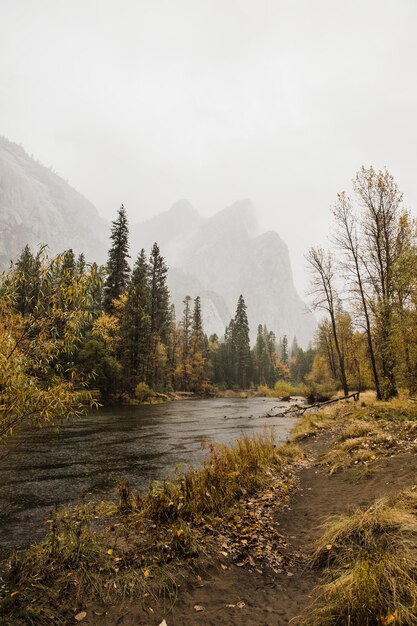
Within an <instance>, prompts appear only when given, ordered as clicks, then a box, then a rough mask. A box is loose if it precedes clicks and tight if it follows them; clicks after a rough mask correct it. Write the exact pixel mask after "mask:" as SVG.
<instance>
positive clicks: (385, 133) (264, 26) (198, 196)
mask: <svg viewBox="0 0 417 626" xmlns="http://www.w3.org/2000/svg"><path fill="white" fill-rule="evenodd" d="M416 17H417V5H416V3H415V2H413V1H412V0H401V1H399V2H392V1H387V0H367V1H366V2H363V1H362V2H358V1H356V0H354V1H351V2H349V3H339V2H337V3H336V2H332V1H330V0H316V1H315V2H311V1H308V0H296V1H292V2H289V1H288V2H285V1H265V0H261V1H260V2H256V3H255V2H249V1H248V0H240V1H239V2H237V1H231V0H226V1H224V0H222V1H221V2H220V1H217V0H214V1H210V2H199V3H195V2H191V1H188V0H177V1H176V2H175V3H173V2H168V1H162V0H156V1H154V2H143V1H141V2H134V1H131V0H124V1H123V2H117V3H116V2H111V1H108V0H105V1H103V0H100V1H98V0H96V1H92V0H83V1H82V2H81V1H80V0H73V1H72V2H64V1H59V0H30V1H28V0H26V1H25V0H21V1H20V2H12V1H11V0H2V2H1V4H0V25H1V26H0V84H1V85H2V97H1V99H0V119H1V122H2V124H1V133H2V134H4V135H6V136H7V137H8V138H9V139H11V140H12V141H16V142H18V143H21V144H22V145H23V146H24V147H25V149H26V150H28V151H29V152H30V153H33V154H35V155H36V157H37V158H39V159H40V160H41V161H42V162H43V163H44V164H46V165H52V166H53V168H54V170H56V171H57V172H58V173H60V174H61V175H62V176H64V178H66V179H67V180H68V181H69V182H70V183H71V184H72V185H73V186H75V187H76V188H77V189H78V190H79V191H80V192H81V193H83V194H84V195H85V196H86V197H87V198H88V199H89V200H91V201H92V202H93V204H95V206H96V207H97V209H98V211H99V212H100V214H101V215H102V216H104V217H106V218H113V217H114V215H115V212H116V210H117V208H118V207H119V206H120V203H121V202H123V203H124V204H125V206H126V207H127V210H128V212H129V216H130V219H131V221H132V222H137V221H142V220H144V219H147V218H150V217H152V216H154V215H156V214H157V213H159V212H160V211H164V210H166V209H168V208H169V207H170V206H171V205H172V204H173V203H175V202H176V201H177V200H179V199H181V198H187V199H189V200H190V202H191V203H192V205H193V206H195V207H196V208H197V209H198V210H199V211H200V212H201V213H202V214H203V215H204V216H210V215H212V214H214V213H215V212H217V211H219V210H220V209H222V208H224V207H226V206H229V205H230V204H232V203H233V202H235V201H236V200H239V199H242V198H249V199H250V200H251V201H252V202H253V204H254V205H255V207H256V209H257V212H258V218H259V221H260V225H261V229H262V230H270V229H275V230H276V231H277V232H278V233H279V234H280V236H281V237H282V238H283V239H284V240H285V241H286V243H287V244H288V247H289V251H290V256H291V261H292V267H293V271H294V275H295V281H296V284H297V286H298V288H299V290H300V293H301V294H302V295H305V293H306V290H307V284H308V277H307V276H306V271H305V261H304V258H303V255H304V253H305V252H306V250H307V248H308V247H309V246H310V245H312V244H315V243H323V242H324V241H325V238H326V235H327V232H328V230H329V222H330V214H329V207H330V205H331V204H332V203H333V202H334V200H335V197H336V193H337V192H338V191H341V190H343V189H349V187H350V180H351V178H352V177H353V176H354V174H355V172H356V171H357V170H358V169H359V167H360V166H361V165H362V164H366V165H367V164H373V165H374V166H375V167H383V166H387V167H388V169H389V170H390V171H391V172H392V173H393V174H394V176H395V177H396V179H397V181H398V184H399V186H400V188H401V189H402V190H403V191H404V193H405V200H406V203H407V205H409V206H411V207H413V206H416V201H417V183H416V179H415V163H416V156H417V155H416V146H417V128H416V124H415V111H416V108H417V80H416V73H415V62H416V59H417V42H416V39H415V32H414V30H415V23H416Z"/></svg>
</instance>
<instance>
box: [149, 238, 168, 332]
mask: <svg viewBox="0 0 417 626" xmlns="http://www.w3.org/2000/svg"><path fill="white" fill-rule="evenodd" d="M149 265H150V270H149V272H150V281H151V284H150V288H151V307H150V315H151V333H152V334H153V335H159V337H160V338H161V339H162V340H165V339H166V334H167V330H168V328H167V326H168V321H169V291H168V287H167V273H168V267H167V265H166V263H165V259H164V257H163V256H162V255H161V253H160V251H159V247H158V245H157V244H156V243H154V245H153V247H152V251H151V256H150V262H149Z"/></svg>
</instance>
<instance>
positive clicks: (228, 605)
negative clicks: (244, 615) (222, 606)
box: [226, 604, 236, 609]
mask: <svg viewBox="0 0 417 626" xmlns="http://www.w3.org/2000/svg"><path fill="white" fill-rule="evenodd" d="M226 608H227V609H235V608H236V604H226Z"/></svg>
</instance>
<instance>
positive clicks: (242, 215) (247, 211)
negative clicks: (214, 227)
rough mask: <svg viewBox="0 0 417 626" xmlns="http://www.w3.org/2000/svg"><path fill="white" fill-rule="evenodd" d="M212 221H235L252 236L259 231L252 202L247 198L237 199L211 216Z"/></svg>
mask: <svg viewBox="0 0 417 626" xmlns="http://www.w3.org/2000/svg"><path fill="white" fill-rule="evenodd" d="M211 219H212V220H213V221H216V222H222V223H229V222H232V221H233V222H235V223H236V224H238V225H239V226H240V227H243V229H244V230H245V231H246V232H247V233H248V235H249V236H251V237H253V236H255V235H257V234H258V232H259V225H258V218H257V215H256V209H255V205H254V204H253V202H252V201H251V200H249V199H243V200H237V201H236V202H234V203H233V204H231V205H230V206H228V207H226V208H225V209H223V210H222V211H219V213H216V214H215V215H213V217H212V218H211Z"/></svg>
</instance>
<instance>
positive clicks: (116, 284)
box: [103, 204, 130, 313]
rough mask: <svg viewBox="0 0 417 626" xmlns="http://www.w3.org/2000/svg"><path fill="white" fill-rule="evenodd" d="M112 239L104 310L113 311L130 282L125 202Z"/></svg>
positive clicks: (112, 231) (116, 220)
mask: <svg viewBox="0 0 417 626" xmlns="http://www.w3.org/2000/svg"><path fill="white" fill-rule="evenodd" d="M110 239H111V241H112V246H111V248H110V250H109V255H108V261H107V278H106V281H105V285H104V302H103V305H104V310H105V311H106V312H107V313H112V312H113V300H115V299H117V298H118V297H119V296H120V295H121V294H122V293H123V292H124V291H126V289H127V286H128V283H129V275H130V267H129V263H128V259H129V258H130V257H129V225H128V221H127V214H126V209H125V208H124V206H123V204H122V205H121V207H120V209H119V210H118V212H117V218H116V219H115V220H114V222H112V227H111V235H110Z"/></svg>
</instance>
